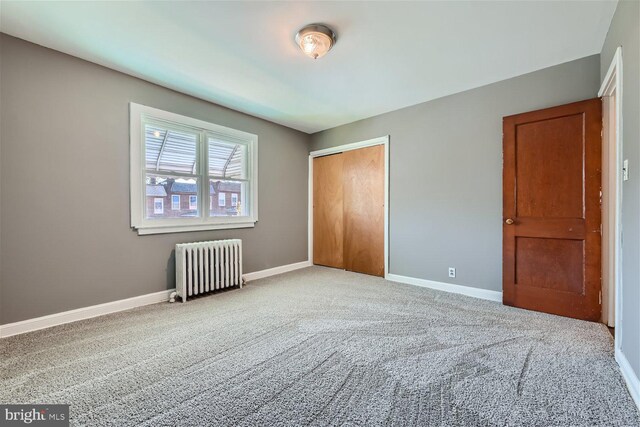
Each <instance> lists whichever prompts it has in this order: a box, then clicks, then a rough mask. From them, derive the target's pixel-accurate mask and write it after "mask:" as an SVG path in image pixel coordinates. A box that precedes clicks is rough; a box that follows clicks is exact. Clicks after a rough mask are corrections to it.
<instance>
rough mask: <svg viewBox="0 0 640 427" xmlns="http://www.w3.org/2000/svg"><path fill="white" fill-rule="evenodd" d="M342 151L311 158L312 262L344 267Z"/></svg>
mask: <svg viewBox="0 0 640 427" xmlns="http://www.w3.org/2000/svg"><path fill="white" fill-rule="evenodd" d="M343 211H344V205H343V154H342V153H341V154H333V155H330V156H324V157H316V158H315V159H313V263H314V264H317V265H324V266H327V267H335V268H344V257H343V243H344V222H343V219H344V213H343Z"/></svg>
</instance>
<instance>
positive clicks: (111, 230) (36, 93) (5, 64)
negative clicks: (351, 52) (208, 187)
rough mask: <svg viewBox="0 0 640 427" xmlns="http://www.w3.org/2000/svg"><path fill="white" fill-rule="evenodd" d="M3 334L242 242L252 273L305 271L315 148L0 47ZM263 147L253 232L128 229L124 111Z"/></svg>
mask: <svg viewBox="0 0 640 427" xmlns="http://www.w3.org/2000/svg"><path fill="white" fill-rule="evenodd" d="M0 49H1V54H0V55H1V56H0V58H1V65H0V67H1V68H0V73H1V76H2V79H1V82H0V94H1V99H0V119H1V123H2V126H1V131H0V138H1V152H2V158H1V168H0V172H1V176H0V182H1V192H0V195H1V197H0V200H1V204H2V217H1V224H0V231H1V235H0V237H1V239H0V262H1V265H2V271H1V274H0V284H1V294H0V299H1V302H0V323H1V324H5V323H10V322H15V321H19V320H23V319H28V318H33V317H37V316H43V315H47V314H51V313H56V312H60V311H64V310H70V309H74V308H78V307H84V306H89V305H93V304H100V303H104V302H109V301H114V300H119V299H123V298H128V297H133V296H137V295H143V294H147V293H151V292H157V291H161V290H164V289H168V288H172V287H174V279H173V274H174V270H173V260H172V258H171V254H172V250H173V247H174V245H175V244H176V243H179V242H188V241H198V240H207V239H220V238H232V237H233V238H236V237H237V238H241V239H243V241H244V263H245V264H244V268H245V271H246V272H251V271H257V270H262V269H266V268H270V267H275V266H279V265H285V264H290V263H294V262H299V261H304V260H306V259H307V174H308V170H307V167H308V166H307V155H308V144H309V136H308V135H306V134H304V133H301V132H298V131H294V130H291V129H288V128H285V127H283V126H279V125H276V124H273V123H269V122H267V121H264V120H261V119H257V118H254V117H251V116H247V115H245V114H241V113H238V112H236V111H232V110H229V109H226V108H223V107H220V106H217V105H213V104H211V103H208V102H205V101H202V100H199V99H196V98H193V97H190V96H186V95H183V94H180V93H177V92H174V91H171V90H168V89H165V88H162V87H160V86H156V85H154V84H151V83H148V82H145V81H142V80H139V79H137V78H134V77H131V76H128V75H125V74H122V73H119V72H117V71H113V70H110V69H107V68H104V67H101V66H98V65H95V64H92V63H89V62H86V61H83V60H80V59H77V58H74V57H71V56H68V55H65V54H62V53H59V52H56V51H53V50H49V49H45V48H43V47H40V46H37V45H34V44H31V43H28V42H25V41H22V40H18V39H15V38H12V37H9V36H6V35H0ZM130 101H134V102H137V103H140V104H144V105H149V106H153V107H156V108H160V109H164V110H168V111H172V112H175V113H179V114H184V115H187V116H191V117H195V118H198V119H203V120H208V121H211V122H214V123H218V124H221V125H224V126H229V127H232V128H236V129H240V130H243V131H247V132H251V133H254V134H257V135H258V137H259V141H260V142H259V198H260V201H259V203H260V221H259V222H258V223H257V225H256V227H255V228H254V229H242V230H223V231H212V232H194V233H176V234H162V235H153V236H138V235H137V234H136V232H135V231H132V230H131V229H130V227H129V118H128V103H129V102H130Z"/></svg>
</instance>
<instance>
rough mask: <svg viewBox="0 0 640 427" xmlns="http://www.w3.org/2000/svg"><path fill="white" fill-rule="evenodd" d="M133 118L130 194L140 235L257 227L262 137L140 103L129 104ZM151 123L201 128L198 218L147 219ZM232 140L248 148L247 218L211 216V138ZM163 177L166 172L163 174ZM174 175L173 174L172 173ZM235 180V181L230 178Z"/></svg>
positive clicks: (132, 223)
mask: <svg viewBox="0 0 640 427" xmlns="http://www.w3.org/2000/svg"><path fill="white" fill-rule="evenodd" d="M129 119H130V134H129V138H130V155H131V159H130V161H131V163H130V185H131V188H130V195H131V227H132V228H134V229H136V230H137V232H138V234H139V235H144V234H159V233H178V232H184V231H200V230H219V229H232V228H248V227H254V226H255V223H256V222H257V221H258V136H257V135H254V134H251V133H247V132H243V131H239V130H236V129H231V128H228V127H224V126H220V125H216V124H213V123H209V122H206V121H203V120H198V119H194V118H191V117H187V116H183V115H180V114H175V113H171V112H168V111H163V110H159V109H157V108H153V107H148V106H145V105H140V104H136V103H133V102H132V103H130V104H129ZM148 121H152V122H165V123H167V124H168V125H170V126H174V127H175V126H178V127H180V126H182V127H189V128H192V129H194V128H195V129H197V130H198V132H199V135H200V137H199V140H198V147H197V150H196V158H197V163H198V171H197V175H198V179H199V181H198V183H199V187H198V195H199V196H200V197H198V204H199V207H201V209H198V213H199V216H198V217H189V218H186V217H185V218H161V219H158V218H152V219H149V218H146V217H145V209H146V205H145V203H146V191H145V189H146V182H145V179H146V163H145V146H144V144H145V137H144V124H145V123H146V122H148ZM210 134H215V135H216V136H218V137H223V138H224V137H225V136H226V137H229V138H232V139H233V140H234V142H236V141H238V140H240V141H242V143H244V144H246V146H247V158H246V161H247V167H246V173H247V177H246V182H245V187H244V188H246V192H247V197H245V198H246V200H247V206H246V207H245V209H246V210H245V212H247V213H248V214H247V215H244V216H210V212H211V208H210V207H211V200H210V197H211V195H210V194H209V175H208V172H209V167H208V163H209V162H208V158H207V157H208V150H207V136H208V135H210ZM160 175H162V173H161V174H160ZM168 175H172V174H168ZM230 180H233V179H230Z"/></svg>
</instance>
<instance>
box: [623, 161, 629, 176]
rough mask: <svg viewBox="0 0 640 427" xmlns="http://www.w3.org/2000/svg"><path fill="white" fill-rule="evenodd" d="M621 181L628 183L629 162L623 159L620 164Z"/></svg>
mask: <svg viewBox="0 0 640 427" xmlns="http://www.w3.org/2000/svg"><path fill="white" fill-rule="evenodd" d="M622 180H623V181H629V160H628V159H624V161H623V162H622Z"/></svg>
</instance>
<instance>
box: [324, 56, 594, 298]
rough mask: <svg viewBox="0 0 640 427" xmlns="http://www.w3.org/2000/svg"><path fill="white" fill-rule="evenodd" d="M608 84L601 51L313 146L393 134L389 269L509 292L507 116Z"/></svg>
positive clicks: (335, 134) (361, 124) (332, 134)
mask: <svg viewBox="0 0 640 427" xmlns="http://www.w3.org/2000/svg"><path fill="white" fill-rule="evenodd" d="M599 82H600V59H599V56H598V55H594V56H590V57H587V58H583V59H579V60H576V61H572V62H569V63H566V64H562V65H558V66H555V67H551V68H547V69H544V70H540V71H536V72H533V73H530V74H526V75H523V76H520V77H516V78H513V79H510V80H505V81H502V82H498V83H495V84H491V85H488V86H484V87H481V88H478V89H473V90H469V91H466V92H462V93H459V94H455V95H451V96H448V97H445V98H441V99H437V100H434V101H429V102H425V103H423V104H418V105H415V106H412V107H408V108H405V109H402V110H397V111H393V112H390V113H386V114H383V115H380V116H376V117H372V118H369V119H365V120H361V121H358V122H355V123H351V124H348V125H344V126H340V127H337V128H334V129H329V130H326V131H323V132H319V133H316V134H314V135H312V149H313V150H318V149H321V148H326V147H330V146H335V145H341V144H346V143H350V142H356V141H362V140H366V139H370V138H374V137H377V136H381V135H387V134H388V135H390V141H391V142H390V190H389V198H390V203H389V208H390V213H389V235H390V239H389V240H390V241H389V252H390V265H389V272H390V273H394V274H400V275H404V276H410V277H415V278H420V279H429V280H436V281H440V282H448V283H455V284H460V285H466V286H472V287H478V288H482V289H488V290H493V291H501V289H502V117H503V116H507V115H510V114H515V113H520V112H525V111H530V110H536V109H540V108H545V107H551V106H554V105H560V104H565V103H569V102H573V101H578V100H583V99H588V98H593V97H595V96H596V95H597V91H598V87H599ZM449 266H452V267H456V268H457V277H456V278H455V279H450V278H449V277H448V274H447V273H448V272H447V268H448V267H449Z"/></svg>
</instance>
